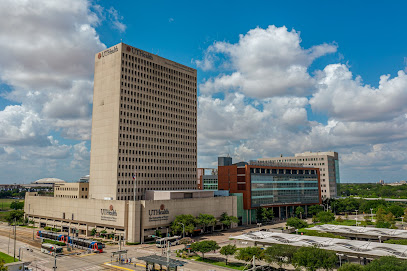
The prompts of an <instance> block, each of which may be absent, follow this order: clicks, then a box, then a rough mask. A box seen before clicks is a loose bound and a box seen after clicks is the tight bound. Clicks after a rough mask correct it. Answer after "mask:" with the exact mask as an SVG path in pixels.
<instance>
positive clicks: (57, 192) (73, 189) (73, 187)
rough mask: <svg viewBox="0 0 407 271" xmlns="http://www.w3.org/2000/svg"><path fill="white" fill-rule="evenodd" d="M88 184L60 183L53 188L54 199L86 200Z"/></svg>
mask: <svg viewBox="0 0 407 271" xmlns="http://www.w3.org/2000/svg"><path fill="white" fill-rule="evenodd" d="M88 194H89V183H81V182H79V183H61V184H55V186H54V197H56V198H74V199H87V198H88Z"/></svg>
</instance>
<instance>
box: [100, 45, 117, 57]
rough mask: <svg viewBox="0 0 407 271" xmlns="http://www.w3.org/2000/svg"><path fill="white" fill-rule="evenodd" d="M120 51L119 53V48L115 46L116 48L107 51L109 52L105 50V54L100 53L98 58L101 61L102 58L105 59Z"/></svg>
mask: <svg viewBox="0 0 407 271" xmlns="http://www.w3.org/2000/svg"><path fill="white" fill-rule="evenodd" d="M118 51H119V48H117V46H115V47H113V48H109V49H107V50H104V51H103V52H100V53H99V54H98V58H99V59H101V58H102V57H105V56H108V55H111V54H114V53H116V52H118Z"/></svg>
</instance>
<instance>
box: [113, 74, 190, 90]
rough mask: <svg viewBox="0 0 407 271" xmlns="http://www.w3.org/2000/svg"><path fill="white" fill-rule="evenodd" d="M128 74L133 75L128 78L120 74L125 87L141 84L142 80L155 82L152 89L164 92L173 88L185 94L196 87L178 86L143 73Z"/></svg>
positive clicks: (178, 84)
mask: <svg viewBox="0 0 407 271" xmlns="http://www.w3.org/2000/svg"><path fill="white" fill-rule="evenodd" d="M122 69H123V68H122ZM133 72H134V71H133ZM130 74H131V75H133V76H130V75H129V76H128V75H126V74H122V76H121V77H122V81H125V83H127V85H132V83H136V82H137V83H142V82H143V80H144V82H146V81H148V80H149V81H152V82H157V83H153V84H152V87H154V88H158V89H162V90H166V91H167V90H168V89H169V88H171V87H173V88H174V89H176V88H177V89H178V90H185V92H187V91H193V90H195V87H196V85H194V86H188V85H185V84H180V83H177V82H174V81H171V80H166V79H163V78H159V77H156V76H151V75H150V76H149V75H148V74H143V73H140V72H134V73H131V72H130ZM134 76H136V77H134ZM137 77H138V78H137ZM169 86H170V87H169ZM180 92H181V91H180ZM179 94H181V93H179Z"/></svg>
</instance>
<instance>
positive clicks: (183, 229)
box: [178, 222, 185, 238]
mask: <svg viewBox="0 0 407 271" xmlns="http://www.w3.org/2000/svg"><path fill="white" fill-rule="evenodd" d="M178 224H181V225H182V238H185V225H184V223H182V222H178Z"/></svg>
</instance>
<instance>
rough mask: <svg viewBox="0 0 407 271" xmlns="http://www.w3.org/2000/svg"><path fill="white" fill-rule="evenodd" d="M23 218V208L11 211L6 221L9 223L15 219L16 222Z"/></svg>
mask: <svg viewBox="0 0 407 271" xmlns="http://www.w3.org/2000/svg"><path fill="white" fill-rule="evenodd" d="M23 218H24V211H23V210H13V211H10V212H9V213H8V214H7V215H6V217H5V219H6V221H7V222H8V223H9V224H12V223H14V220H15V221H16V222H21V221H22V220H23Z"/></svg>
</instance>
